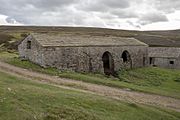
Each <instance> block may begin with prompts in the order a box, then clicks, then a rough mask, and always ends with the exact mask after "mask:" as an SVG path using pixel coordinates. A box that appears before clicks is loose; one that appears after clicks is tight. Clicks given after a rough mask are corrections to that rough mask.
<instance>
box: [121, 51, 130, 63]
mask: <svg viewBox="0 0 180 120" xmlns="http://www.w3.org/2000/svg"><path fill="white" fill-rule="evenodd" d="M121 57H122V58H123V62H130V61H131V56H130V54H129V52H128V51H124V52H123V53H122V56H121Z"/></svg>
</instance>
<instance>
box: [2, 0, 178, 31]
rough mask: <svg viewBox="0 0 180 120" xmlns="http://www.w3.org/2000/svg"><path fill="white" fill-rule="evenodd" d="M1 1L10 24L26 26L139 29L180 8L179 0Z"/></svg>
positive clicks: (163, 19)
mask: <svg viewBox="0 0 180 120" xmlns="http://www.w3.org/2000/svg"><path fill="white" fill-rule="evenodd" d="M0 3H1V7H0V14H3V15H6V16H8V18H7V19H6V21H7V22H8V23H15V22H18V23H23V24H26V25H28V24H31V25H79V26H96V27H97V26H101V27H105V26H106V25H107V26H108V27H114V26H119V27H121V26H123V25H122V24H123V23H122V22H121V21H124V22H125V23H127V24H128V25H130V26H133V27H134V28H140V27H141V26H143V25H146V24H151V23H156V22H162V21H168V18H167V14H168V13H172V12H174V11H175V10H178V9H179V10H180V0H0ZM144 6H145V7H144ZM141 7H142V8H141ZM143 7H144V8H143ZM146 7H147V8H148V9H146ZM149 8H150V9H149ZM154 11H155V12H154ZM132 19H133V20H132ZM0 24H1V23H0ZM119 24H121V26H120V25H119Z"/></svg>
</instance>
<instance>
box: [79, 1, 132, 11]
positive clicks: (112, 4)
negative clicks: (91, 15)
mask: <svg viewBox="0 0 180 120" xmlns="http://www.w3.org/2000/svg"><path fill="white" fill-rule="evenodd" d="M129 6H130V4H129V1H128V0H96V1H93V0H91V1H88V0H87V1H85V0H81V3H80V4H79V5H77V6H76V8H77V9H80V10H85V11H96V12H98V11H99V12H102V11H103V12H108V11H109V10H110V9H117V8H119V9H124V8H128V7H129Z"/></svg>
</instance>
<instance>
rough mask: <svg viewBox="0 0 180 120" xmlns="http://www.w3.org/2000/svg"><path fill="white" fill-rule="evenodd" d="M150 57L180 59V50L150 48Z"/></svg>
mask: <svg viewBox="0 0 180 120" xmlns="http://www.w3.org/2000/svg"><path fill="white" fill-rule="evenodd" d="M148 56H149V57H155V58H178V57H180V48H173V47H157V48H155V47H154V48H149V52H148Z"/></svg>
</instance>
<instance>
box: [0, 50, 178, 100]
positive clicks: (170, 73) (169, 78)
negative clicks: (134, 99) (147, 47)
mask: <svg viewBox="0 0 180 120" xmlns="http://www.w3.org/2000/svg"><path fill="white" fill-rule="evenodd" d="M0 59H3V60H4V61H6V62H8V63H10V64H12V65H15V66H19V67H22V68H26V69H30V70H33V71H37V72H41V73H46V74H50V75H54V76H60V77H64V78H70V79H75V80H80V81H84V82H89V83H94V84H100V85H106V86H110V87H116V88H129V89H132V90H136V91H142V92H147V93H153V94H159V95H164V96H170V97H174V98H180V71H179V70H170V69H162V68H153V67H149V68H139V69H133V70H128V71H121V72H119V77H118V78H114V77H109V78H108V77H106V76H104V75H101V74H91V73H76V72H69V71H63V72H62V71H59V70H57V69H55V68H46V69H45V68H42V67H40V66H39V65H36V64H33V63H31V62H29V61H21V60H20V59H18V58H17V54H12V53H8V52H3V53H1V54H0Z"/></svg>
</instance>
